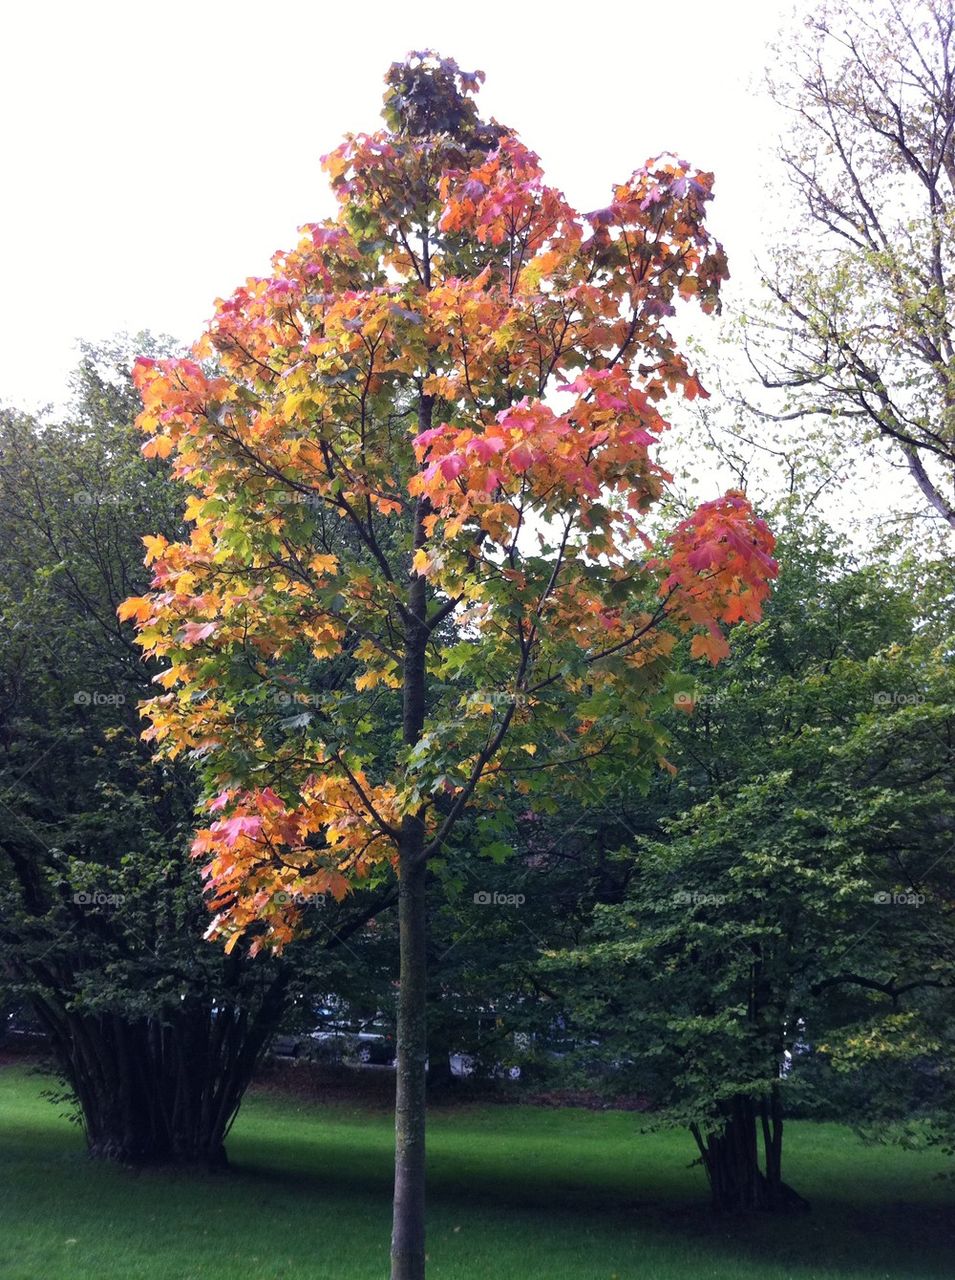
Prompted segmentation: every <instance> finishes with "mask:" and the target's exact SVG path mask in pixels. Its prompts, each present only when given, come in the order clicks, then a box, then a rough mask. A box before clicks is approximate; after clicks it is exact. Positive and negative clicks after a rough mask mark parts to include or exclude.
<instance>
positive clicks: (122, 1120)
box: [33, 984, 284, 1169]
mask: <svg viewBox="0 0 955 1280" xmlns="http://www.w3.org/2000/svg"><path fill="white" fill-rule="evenodd" d="M33 999H34V1004H35V1007H36V1009H37V1013H38V1015H39V1016H40V1018H41V1021H42V1023H43V1025H44V1026H45V1028H46V1029H47V1031H48V1032H49V1035H50V1039H51V1044H52V1049H53V1056H54V1059H55V1061H56V1064H57V1066H58V1068H59V1071H60V1072H61V1074H62V1076H63V1078H64V1079H65V1080H66V1082H67V1084H68V1085H69V1087H70V1089H71V1092H72V1095H73V1096H74V1097H75V1099H76V1101H77V1103H78V1105H79V1108H80V1112H81V1115H82V1119H83V1127H84V1129H85V1132H86V1145H87V1150H88V1151H89V1154H90V1155H91V1156H92V1157H94V1158H95V1159H101V1160H111V1161H115V1162H116V1163H119V1164H127V1165H163V1164H175V1165H183V1166H188V1165H196V1166H200V1167H202V1168H208V1169H219V1168H222V1167H224V1166H225V1165H226V1163H227V1160H226V1153H225V1138H226V1135H227V1134H228V1132H229V1129H230V1127H231V1125H232V1121H233V1120H234V1119H235V1116H236V1114H237V1112H238V1110H239V1106H240V1104H241V1101H242V1097H243V1094H244V1093H245V1090H246V1088H247V1087H248V1084H249V1082H250V1080H251V1078H252V1074H253V1072H254V1070H255V1067H256V1065H257V1063H258V1062H259V1060H260V1058H261V1055H262V1052H263V1050H264V1048H265V1046H266V1045H267V1043H268V1041H269V1038H270V1036H271V1034H272V1032H273V1031H274V1029H275V1026H276V1025H277V1022H278V1020H279V1019H280V1017H281V1012H282V1009H283V1007H284V991H283V990H280V989H279V984H275V985H274V986H273V990H272V992H271V993H270V998H269V999H267V1000H266V1001H265V1002H264V1003H263V1006H262V1007H261V1008H259V1009H257V1010H256V1011H255V1012H254V1013H253V1014H252V1015H250V1014H249V1012H248V1011H247V1010H244V1009H240V1008H238V1007H237V1006H226V1005H219V1006H216V1007H213V1006H212V1004H211V1003H209V1002H206V1001H198V1000H191V1001H188V1002H183V1003H182V1004H181V1005H179V1006H178V1007H176V1008H175V1009H173V1010H171V1011H169V1012H168V1013H167V1014H166V1015H165V1016H164V1017H161V1018H160V1017H154V1018H140V1019H131V1018H126V1017H124V1016H123V1015H122V1014H113V1013H101V1014H91V1013H90V1014H79V1013H74V1012H72V1011H69V1010H67V1009H65V1008H64V1007H63V1004H62V1003H61V1002H60V1001H59V1000H58V999H55V998H54V997H53V995H52V994H47V995H45V996H40V995H34V997H33Z"/></svg>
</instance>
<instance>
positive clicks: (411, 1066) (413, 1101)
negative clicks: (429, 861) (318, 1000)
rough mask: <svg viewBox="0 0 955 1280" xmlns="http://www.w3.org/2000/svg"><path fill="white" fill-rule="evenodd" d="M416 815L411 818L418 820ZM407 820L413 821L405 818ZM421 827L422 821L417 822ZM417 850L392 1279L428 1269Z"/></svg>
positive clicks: (402, 1002) (403, 986) (405, 891)
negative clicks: (426, 1256) (425, 1218)
mask: <svg viewBox="0 0 955 1280" xmlns="http://www.w3.org/2000/svg"><path fill="white" fill-rule="evenodd" d="M416 822H417V820H416V819H412V820H411V823H416ZM406 825H409V824H408V823H406ZM418 826H419V827H420V824H418ZM409 835H411V839H410V840H409V845H411V846H413V845H415V844H417V845H418V846H419V847H418V850H417V853H416V854H414V853H411V852H407V853H406V852H404V851H403V852H402V856H401V860H400V863H399V878H400V884H399V899H398V927H399V946H400V953H401V966H400V988H399V992H398V1065H397V1080H396V1088H395V1196H394V1220H393V1229H392V1237H391V1280H423V1277H424V1273H425V1253H424V1242H425V1223H424V1209H425V1113H426V1097H425V1094H426V1084H427V1077H426V1072H425V1060H426V1055H427V1035H426V1028H425V1019H426V1012H427V957H426V950H425V942H426V917H425V877H426V867H425V864H424V863H423V862H422V860H421V856H420V843H421V835H423V833H420V834H419V835H418V836H417V838H416V837H415V834H414V833H413V832H411V833H409Z"/></svg>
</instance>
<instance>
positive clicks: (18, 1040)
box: [0, 1004, 50, 1053]
mask: <svg viewBox="0 0 955 1280" xmlns="http://www.w3.org/2000/svg"><path fill="white" fill-rule="evenodd" d="M49 1046H50V1037H49V1036H48V1035H47V1033H46V1032H45V1031H44V1029H43V1027H42V1026H41V1025H40V1022H39V1019H38V1018H37V1016H36V1014H35V1013H34V1012H33V1010H32V1009H31V1008H30V1006H29V1005H27V1004H17V1005H13V1006H11V1007H9V1008H7V1009H4V1010H3V1012H2V1013H0V1047H2V1048H4V1049H14V1050H17V1051H18V1052H20V1053H29V1052H36V1051H38V1050H40V1049H48V1048H49Z"/></svg>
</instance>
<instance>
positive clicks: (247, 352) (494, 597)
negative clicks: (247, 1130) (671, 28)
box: [121, 53, 775, 1280]
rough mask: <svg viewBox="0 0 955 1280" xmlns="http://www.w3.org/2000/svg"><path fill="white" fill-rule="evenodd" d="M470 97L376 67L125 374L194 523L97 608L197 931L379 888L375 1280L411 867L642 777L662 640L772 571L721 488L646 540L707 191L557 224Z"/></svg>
mask: <svg viewBox="0 0 955 1280" xmlns="http://www.w3.org/2000/svg"><path fill="white" fill-rule="evenodd" d="M481 78H482V77H481V76H480V74H473V75H472V74H466V73H464V72H462V71H461V70H460V69H459V68H458V67H457V65H456V64H455V63H454V62H452V61H450V60H441V59H438V58H437V57H436V56H435V55H433V54H430V53H423V54H413V55H410V56H409V58H408V60H407V61H406V62H405V63H402V64H395V65H393V66H392V68H391V70H390V71H389V73H388V75H387V77H386V83H387V92H386V96H385V111H384V116H385V123H386V127H385V129H383V130H381V131H379V132H377V133H374V134H371V135H366V134H359V135H355V136H350V137H348V138H347V139H346V141H345V142H344V143H343V144H342V145H341V146H339V147H338V148H337V149H336V150H335V151H333V152H332V153H331V154H330V155H329V156H328V157H326V159H325V162H324V163H325V168H326V171H327V172H328V174H329V176H330V179H331V182H332V186H333V188H334V191H335V194H336V196H337V198H338V202H339V212H338V214H337V216H336V217H334V218H332V219H330V220H328V221H326V222H322V223H316V224H310V225H307V226H305V227H304V228H303V229H302V235H301V239H300V240H299V242H298V244H297V246H296V247H295V248H294V249H293V250H291V251H289V252H287V253H279V254H277V255H276V256H275V258H274V260H273V269H272V273H271V274H270V275H268V276H267V277H265V278H262V279H249V280H248V281H246V283H245V284H244V285H243V286H242V287H240V288H239V289H238V290H237V291H236V293H235V294H234V295H233V296H232V297H231V298H229V299H227V300H225V301H220V302H219V303H218V305H217V308H216V314H215V318H214V320H213V321H212V323H211V325H210V326H209V329H208V331H207V332H206V334H205V335H204V336H203V337H202V338H201V339H200V341H199V342H198V344H197V346H196V348H195V352H194V359H191V360H168V361H166V360H152V359H146V360H143V361H141V362H140V363H139V365H138V369H137V381H138V385H139V388H140V391H141V393H142V396H143V400H144V410H143V413H142V416H141V426H142V427H143V429H144V431H145V432H147V433H148V435H149V440H148V443H147V444H146V446H145V448H146V452H147V453H148V454H158V455H161V456H170V457H174V459H175V473H176V475H177V476H178V478H179V479H180V480H181V481H182V482H183V483H184V484H186V485H188V486H189V487H190V488H191V489H192V495H191V496H190V498H189V500H188V503H187V506H186V517H187V519H188V520H189V521H190V522H191V523H192V525H193V529H192V531H191V533H190V536H189V537H188V538H186V539H184V540H182V541H179V542H169V541H167V540H166V539H165V538H162V537H148V538H147V539H146V544H147V553H148V560H149V562H150V563H151V565H152V567H153V572H154V578H153V583H152V588H151V590H150V591H149V592H148V593H147V594H145V595H143V596H140V597H135V598H131V599H130V600H128V601H126V602H125V603H124V605H123V606H122V609H121V613H122V615H123V616H124V617H126V618H134V619H135V620H136V622H137V625H138V627H139V639H140V642H141V643H142V644H143V646H144V647H145V649H146V650H147V652H148V653H150V654H151V655H153V656H155V657H157V658H161V659H164V660H165V662H166V664H167V665H166V669H165V671H164V672H163V673H162V675H161V676H160V677H159V683H160V684H161V686H162V691H161V692H159V693H158V694H157V696H156V697H155V698H153V699H152V700H150V701H149V703H148V704H147V706H146V714H147V716H148V718H149V721H150V725H149V728H148V729H147V731H146V733H147V736H148V737H149V738H150V739H151V740H152V741H153V742H154V743H155V744H156V748H157V751H158V752H160V753H161V754H163V755H165V756H167V757H173V758H174V757H178V756H181V755H182V754H184V753H187V754H189V755H190V756H191V757H192V758H193V759H194V760H195V761H196V762H197V764H198V766H199V768H200V770H201V773H202V778H203V785H204V788H205V796H206V800H205V803H206V806H207V810H208V813H209V818H208V823H207V825H206V826H204V827H203V828H202V830H200V831H199V833H198V835H197V837H196V841H195V845H194V851H195V853H196V855H197V856H198V857H200V858H202V859H203V861H204V864H205V874H206V876H207V878H208V883H209V889H210V897H211V903H212V907H213V909H214V912H215V914H214V918H213V920H212V923H211V925H210V929H209V932H210V935H212V936H217V937H221V938H223V939H225V944H226V946H227V948H229V949H231V948H234V947H236V946H239V945H242V946H245V945H246V943H248V945H249V946H250V948H251V950H252V951H259V950H261V949H262V948H275V949H281V948H282V947H283V946H284V945H285V944H286V943H287V942H288V941H289V940H290V939H292V938H293V937H294V936H295V934H296V932H297V930H298V929H299V928H300V927H301V926H302V922H303V915H304V913H305V911H306V910H307V903H308V902H309V900H310V899H312V898H313V897H315V896H316V895H322V894H326V895H337V896H343V895H345V894H346V893H347V892H348V890H349V889H350V888H353V887H355V886H358V885H361V884H374V883H376V882H378V881H381V880H382V879H387V878H388V877H389V876H390V875H392V874H393V873H394V871H395V870H396V871H397V876H398V882H399V886H400V897H399V951H400V995H399V1009H398V1065H397V1086H396V1164H395V1188H394V1197H395V1206H394V1207H395V1214H394V1230H393V1238H392V1276H393V1278H394V1280H418V1278H419V1277H421V1276H422V1275H423V1274H424V1155H425V1146H424V1135H425V1068H426V1037H425V1011H426V1000H427V990H428V988H427V972H426V970H427V966H426V929H425V922H426V893H425V887H426V883H427V875H428V868H429V864H431V865H433V864H434V863H435V862H436V861H437V860H440V858H441V857H442V856H443V855H445V854H447V851H448V850H449V848H450V847H451V846H450V845H449V840H450V838H451V837H452V835H453V833H454V831H455V828H456V826H457V824H458V823H459V822H460V820H461V819H462V817H463V816H464V815H465V813H466V812H467V811H468V810H469V809H471V810H474V809H475V808H476V809H479V810H481V809H487V810H492V809H493V807H494V805H495V803H496V802H499V801H500V800H501V799H502V798H503V797H506V796H509V795H512V794H515V793H517V794H524V795H528V796H531V797H532V796H533V795H534V794H535V792H537V791H541V790H543V789H545V788H546V787H548V786H551V785H553V780H554V779H558V780H561V781H562V782H563V783H564V784H565V785H570V784H569V782H568V781H567V779H569V778H571V777H572V776H577V774H576V773H572V772H570V766H571V765H572V764H579V763H580V762H581V761H582V760H594V761H596V760H606V759H610V758H620V759H629V760H633V759H648V758H649V759H651V760H654V761H656V760H662V750H663V732H662V730H661V729H660V727H659V725H658V711H659V708H660V706H661V705H663V703H664V702H665V701H666V699H665V695H664V694H663V692H662V686H663V683H664V680H665V678H666V675H667V672H668V669H669V665H670V654H671V651H672V649H673V647H674V645H675V644H676V641H677V637H678V636H679V635H680V634H681V633H687V632H692V633H693V640H692V647H693V652H694V654H695V655H696V656H707V657H710V658H712V659H713V660H717V659H719V658H720V657H721V656H723V655H724V654H725V653H726V652H727V644H726V640H725V637H724V634H723V625H724V624H728V623H732V622H734V621H737V620H739V619H743V618H747V617H748V618H755V617H757V616H758V614H759V610H760V605H761V602H762V600H763V599H764V597H765V596H766V594H767V592H768V589H769V586H768V580H769V579H770V578H771V577H772V575H773V574H774V573H775V564H774V562H773V560H772V559H771V550H772V537H771V535H770V533H769V531H768V529H767V528H766V526H765V525H764V524H763V523H762V522H761V521H760V520H758V519H757V518H755V516H754V515H753V513H752V511H751V509H750V507H749V505H748V504H747V502H746V500H745V498H744V497H743V496H742V495H741V494H739V493H729V494H727V495H725V496H724V497H722V498H718V499H716V500H714V501H712V502H709V503H707V504H705V505H704V506H702V507H701V508H700V509H699V510H697V511H696V512H695V513H694V514H692V515H691V516H690V517H689V518H687V519H686V520H685V521H683V522H682V523H681V524H680V525H679V527H678V528H676V529H675V530H674V531H673V532H672V534H671V535H670V537H669V539H668V541H667V542H666V543H665V544H664V545H663V546H662V547H660V546H653V545H651V539H650V538H649V537H648V535H647V532H646V529H645V524H646V521H647V519H648V516H649V514H650V513H651V510H652V508H653V507H654V504H656V503H657V501H658V500H659V499H660V497H661V495H662V494H663V492H664V488H665V486H666V484H667V481H668V478H669V477H668V476H667V475H666V474H665V473H664V472H663V471H662V469H661V468H660V467H659V466H658V465H657V464H656V463H655V462H654V461H653V460H652V459H651V456H650V449H651V447H652V445H653V444H654V442H655V441H656V440H657V439H658V437H659V435H660V433H661V432H662V431H663V429H664V427H665V422H664V420H663V418H662V417H661V402H662V401H663V399H664V398H665V396H666V395H667V393H682V394H684V395H686V396H690V397H693V396H696V395H699V394H700V393H701V388H700V386H699V384H698V382H697V380H696V378H695V377H694V375H693V373H692V371H691V370H690V368H689V367H688V364H687V361H686V359H685V358H684V356H683V355H682V354H681V352H680V350H679V349H678V347H677V345H676V343H675V341H674V339H673V337H672V335H671V334H670V331H669V329H668V327H667V322H668V317H669V316H670V315H671V314H672V313H673V311H674V306H675V304H676V302H677V301H678V300H679V299H686V300H694V299H695V300H696V301H697V302H698V303H699V304H700V305H701V306H702V307H703V309H704V310H705V311H712V310H713V309H714V307H715V306H716V304H717V299H718V290H719V286H720V283H721V281H722V280H723V278H724V277H725V275H726V267H725V259H724V255H723V253H722V251H721V249H720V247H719V245H718V244H716V243H715V242H714V241H713V240H712V238H711V237H710V235H709V233H708V232H707V230H706V227H705V224H704V210H705V207H706V204H707V202H708V200H709V199H710V197H711V193H712V181H713V179H712V175H711V174H707V173H700V172H697V171H695V170H692V169H690V168H689V167H688V166H687V165H686V164H685V163H683V162H682V161H680V160H677V159H674V158H672V157H667V156H664V157H661V158H659V159H657V160H654V161H651V162H650V163H648V164H647V165H646V166H645V167H643V168H641V169H638V170H636V171H635V172H634V174H633V175H632V177H631V178H629V179H628V180H626V181H624V182H622V183H621V184H620V185H618V186H616V187H615V188H614V189H613V193H612V198H611V200H610V203H609V204H608V205H607V206H606V207H605V208H603V209H600V210H597V211H596V212H593V213H589V214H586V215H581V214H579V213H578V212H576V211H575V210H574V209H573V208H571V206H570V205H569V204H568V203H567V202H566V200H565V199H564V198H563V196H562V195H561V194H560V192H559V191H557V190H556V189H555V188H553V187H551V186H548V185H547V184H546V183H545V181H544V178H543V174H542V171H541V167H540V164H539V161H538V159H537V157H536V156H535V155H534V154H533V153H532V152H531V151H529V150H528V149H527V148H526V147H525V146H524V145H523V144H522V143H521V142H520V140H519V139H518V137H517V136H516V134H515V133H514V132H513V131H512V130H510V129H507V128H504V127H503V126H500V125H498V124H494V123H490V124H489V123H485V122H483V121H482V120H481V118H480V116H479V115H478V111H477V108H476V104H475V92H476V90H477V88H478V86H479V83H480V80H481ZM302 655H309V656H310V657H311V658H312V659H315V660H316V665H317V667H318V668H319V669H327V670H328V671H329V672H330V673H332V674H331V675H329V677H328V678H327V679H326V680H325V681H324V682H323V683H322V684H320V685H319V684H317V683H316V684H309V685H303V684H302V683H301V682H299V681H297V679H296V677H295V674H294V673H295V671H296V670H301V669H302V667H301V665H300V664H301V659H302ZM296 664H299V665H296ZM290 711H294V714H289V712H290Z"/></svg>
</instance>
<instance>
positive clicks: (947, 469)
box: [746, 0, 955, 527]
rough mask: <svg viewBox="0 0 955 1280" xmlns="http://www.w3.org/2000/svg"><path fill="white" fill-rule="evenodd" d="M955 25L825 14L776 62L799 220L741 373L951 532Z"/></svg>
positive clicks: (881, 7) (933, 0)
mask: <svg viewBox="0 0 955 1280" xmlns="http://www.w3.org/2000/svg"><path fill="white" fill-rule="evenodd" d="M953 33H955V11H953V7H952V4H951V2H950V0H888V2H887V3H883V4H878V5H861V6H860V5H854V4H849V5H845V4H841V5H839V6H838V7H833V6H828V5H827V6H823V7H821V8H819V9H817V10H816V11H815V12H814V13H813V14H812V15H811V16H810V17H809V18H807V19H806V22H805V28H804V31H803V33H802V35H801V37H800V36H798V35H797V36H796V38H795V39H794V40H793V41H792V42H789V43H788V44H787V48H786V49H781V50H779V51H778V53H779V56H778V60H777V62H776V64H775V66H774V68H773V71H772V75H771V90H772V94H773V97H774V98H775V100H776V101H777V102H778V103H779V104H780V105H781V106H782V107H784V108H785V109H786V110H787V112H788V113H789V120H790V124H789V127H788V132H787V135H786V137H785V139H784V143H783V153H782V158H783V161H784V163H785V165H786V169H787V172H788V176H789V178H790V180H791V183H792V186H793V188H794V190H795V192H796V195H797V197H798V199H799V203H800V205H801V208H802V214H803V216H802V220H801V222H800V223H798V224H797V226H796V228H795V229H790V228H787V233H786V241H785V244H784V245H783V246H781V247H780V248H779V249H778V251H777V252H776V253H775V254H774V255H773V260H772V266H771V269H770V271H769V273H768V281H767V283H768V285H769V288H770V290H771V292H772V295H773V298H774V301H775V305H774V306H772V307H771V308H769V310H768V311H767V312H766V313H764V314H763V315H761V316H760V315H757V316H755V317H753V318H751V319H750V321H749V323H748V325H747V329H746V333H747V342H748V345H749V346H750V357H751V359H752V361H753V363H754V365H755V367H756V369H757V371H758V373H759V374H760V377H761V379H762V382H763V385H764V386H765V387H767V388H773V389H777V390H778V389H782V390H783V391H785V393H786V397H787V400H786V403H785V405H784V407H783V409H782V410H781V413H780V415H778V416H781V418H782V419H783V420H787V421H792V420H796V421H803V422H804V421H805V420H806V419H811V418H812V417H814V416H816V415H819V416H821V419H822V420H824V421H825V420H831V422H832V424H833V427H834V428H835V431H836V432H837V433H838V434H837V439H838V438H841V440H842V442H843V444H845V443H849V444H852V445H854V446H857V447H858V446H863V445H867V444H871V442H873V441H881V442H883V443H885V444H887V445H888V446H889V451H888V452H889V456H890V457H891V456H893V455H894V456H896V457H900V458H901V459H902V460H903V462H904V465H905V467H906V468H907V470H908V472H909V473H910V475H911V477H912V478H913V479H914V481H915V483H916V484H917V485H918V487H919V490H920V491H921V494H922V496H923V498H924V499H925V501H926V502H927V503H928V504H929V510H930V511H931V512H932V513H933V514H934V515H936V516H938V517H941V519H942V520H944V521H946V522H947V524H948V525H950V526H953V527H955V490H953V486H955V407H953V403H955V381H953V379H955V372H953V369H955V366H953V354H955V347H953V332H955V330H953V325H955V303H953V297H952V289H951V279H952V270H953V265H955V259H953V244H955V239H953V232H955V78H953V77H955V60H953V54H955V34H953Z"/></svg>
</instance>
